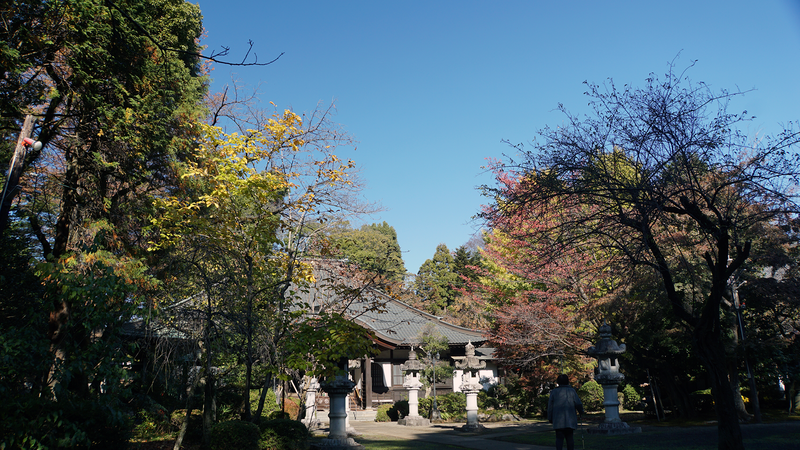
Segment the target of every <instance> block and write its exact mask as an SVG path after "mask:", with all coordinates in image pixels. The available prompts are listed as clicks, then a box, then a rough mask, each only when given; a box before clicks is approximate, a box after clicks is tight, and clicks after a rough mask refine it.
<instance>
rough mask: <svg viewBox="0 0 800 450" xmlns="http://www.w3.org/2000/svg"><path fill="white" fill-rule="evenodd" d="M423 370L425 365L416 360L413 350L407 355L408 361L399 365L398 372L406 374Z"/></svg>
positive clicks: (415, 353)
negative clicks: (401, 371)
mask: <svg viewBox="0 0 800 450" xmlns="http://www.w3.org/2000/svg"><path fill="white" fill-rule="evenodd" d="M424 368H425V365H424V364H423V363H422V361H420V360H418V359H417V352H415V351H414V350H413V349H412V350H411V351H410V352H409V353H408V361H406V362H405V363H403V364H400V370H404V371H406V372H419V371H420V370H422V369H424Z"/></svg>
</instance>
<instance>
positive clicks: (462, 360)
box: [451, 341, 486, 371]
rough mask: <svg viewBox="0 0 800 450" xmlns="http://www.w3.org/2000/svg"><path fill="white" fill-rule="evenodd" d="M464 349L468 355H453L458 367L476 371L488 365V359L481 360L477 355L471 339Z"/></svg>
mask: <svg viewBox="0 0 800 450" xmlns="http://www.w3.org/2000/svg"><path fill="white" fill-rule="evenodd" d="M464 349H465V350H466V353H467V356H451V358H453V359H454V360H455V362H456V369H461V370H470V371H475V370H478V369H483V368H485V367H486V361H481V359H480V358H479V357H477V356H475V346H474V345H472V342H471V341H470V342H468V343H467V346H466V347H464Z"/></svg>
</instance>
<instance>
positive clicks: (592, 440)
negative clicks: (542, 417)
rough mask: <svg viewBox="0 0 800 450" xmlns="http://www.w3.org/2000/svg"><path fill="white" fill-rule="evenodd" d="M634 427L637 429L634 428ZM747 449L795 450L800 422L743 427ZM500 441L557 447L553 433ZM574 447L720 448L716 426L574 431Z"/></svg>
mask: <svg viewBox="0 0 800 450" xmlns="http://www.w3.org/2000/svg"><path fill="white" fill-rule="evenodd" d="M634 426H638V425H635V424H634ZM742 434H743V436H744V446H745V448H752V449H760V448H767V449H770V450H796V449H797V448H798V446H799V445H800V444H798V443H800V423H797V421H795V422H794V423H792V422H787V423H773V424H763V425H743V426H742ZM498 440H502V441H507V442H515V443H521V444H532V445H542V446H547V447H555V442H556V437H555V433H554V432H553V431H540V432H535V433H527V434H518V435H513V436H502V437H498ZM575 448H576V449H591V450H612V449H614V450H672V449H681V450H684V449H685V450H701V449H702V450H706V449H716V448H717V427H716V425H704V426H691V427H678V426H644V427H643V429H642V432H641V433H635V434H629V435H623V436H603V435H597V434H589V433H588V432H586V429H585V428H581V429H578V430H576V432H575Z"/></svg>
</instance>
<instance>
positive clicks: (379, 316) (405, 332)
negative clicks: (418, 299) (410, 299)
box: [355, 296, 486, 345]
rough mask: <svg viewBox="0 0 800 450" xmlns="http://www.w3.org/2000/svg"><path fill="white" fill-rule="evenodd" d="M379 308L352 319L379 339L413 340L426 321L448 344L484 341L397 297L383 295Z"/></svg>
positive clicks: (477, 334) (478, 334)
mask: <svg viewBox="0 0 800 450" xmlns="http://www.w3.org/2000/svg"><path fill="white" fill-rule="evenodd" d="M383 297H384V298H385V300H386V301H385V303H384V307H383V310H382V311H368V312H366V313H363V314H361V315H360V316H359V317H358V318H356V319H355V320H356V322H358V323H359V324H361V325H363V326H365V327H367V328H369V329H371V330H372V331H374V332H375V334H376V335H378V337H379V338H381V339H383V340H386V341H388V342H391V343H394V344H397V345H411V344H415V343H417V341H418V339H419V336H420V335H421V334H422V332H423V331H425V327H426V326H428V324H433V328H434V330H435V331H437V332H438V333H440V334H441V335H443V336H444V337H446V338H447V341H448V342H449V343H450V345H466V344H467V342H472V343H473V344H476V343H482V342H484V341H486V338H485V337H484V335H483V333H482V332H481V331H478V330H471V329H469V328H463V327H459V326H456V325H452V324H449V323H447V322H445V321H443V320H442V319H441V318H439V317H436V316H434V315H431V314H428V313H426V312H424V311H420V310H418V309H416V308H413V307H411V306H409V305H407V304H405V303H403V302H401V301H399V300H395V299H393V298H390V297H388V296H383Z"/></svg>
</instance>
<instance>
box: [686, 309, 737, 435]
mask: <svg viewBox="0 0 800 450" xmlns="http://www.w3.org/2000/svg"><path fill="white" fill-rule="evenodd" d="M710 322H711V321H708V322H701V323H700V324H698V326H697V327H696V328H695V330H694V344H695V347H696V348H697V352H698V355H699V356H700V359H701V361H702V362H703V365H704V366H705V367H706V369H707V370H708V373H709V376H710V378H711V383H712V389H711V391H712V394H713V396H714V404H715V406H716V411H717V419H718V427H717V432H718V439H719V449H720V450H744V444H743V443H742V428H741V425H740V424H739V417H738V415H737V413H736V404H735V402H734V392H733V389H731V383H730V379H729V377H728V370H727V363H726V357H725V345H724V343H723V342H722V339H721V336H720V333H719V330H720V329H719V321H717V322H716V326H714V324H713V323H710Z"/></svg>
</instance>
